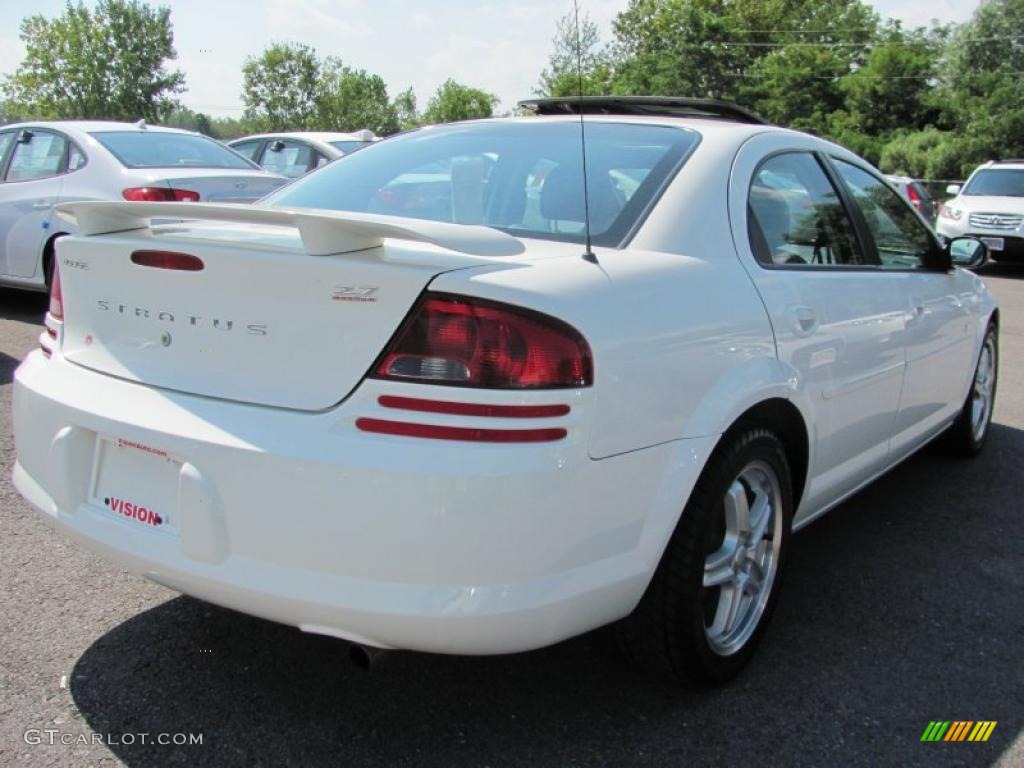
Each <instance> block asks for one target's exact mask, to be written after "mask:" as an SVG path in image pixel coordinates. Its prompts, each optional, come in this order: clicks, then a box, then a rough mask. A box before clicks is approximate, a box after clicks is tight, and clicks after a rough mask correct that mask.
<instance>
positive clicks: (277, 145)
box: [270, 139, 284, 152]
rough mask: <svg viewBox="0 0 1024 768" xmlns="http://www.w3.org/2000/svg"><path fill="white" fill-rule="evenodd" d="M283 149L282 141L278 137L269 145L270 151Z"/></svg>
mask: <svg viewBox="0 0 1024 768" xmlns="http://www.w3.org/2000/svg"><path fill="white" fill-rule="evenodd" d="M283 149H284V142H283V141H281V140H280V139H278V140H277V141H275V142H274V143H273V144H271V145H270V151H271V152H280V151H281V150H283Z"/></svg>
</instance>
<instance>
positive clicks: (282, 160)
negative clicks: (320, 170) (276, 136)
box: [260, 140, 314, 179]
mask: <svg viewBox="0 0 1024 768" xmlns="http://www.w3.org/2000/svg"><path fill="white" fill-rule="evenodd" d="M313 154H314V153H313V149H312V147H310V146H309V145H308V144H305V143H303V142H301V141H288V140H284V141H280V140H279V141H272V142H270V143H269V144H267V148H266V149H265V150H264V151H263V159H262V160H260V165H261V166H262V167H263V170H265V171H270V172H271V173H277V174H280V175H281V176H287V177H288V178H289V179H297V178H298V177H299V176H303V175H305V174H306V173H308V172H309V171H310V169H311V168H312V167H313Z"/></svg>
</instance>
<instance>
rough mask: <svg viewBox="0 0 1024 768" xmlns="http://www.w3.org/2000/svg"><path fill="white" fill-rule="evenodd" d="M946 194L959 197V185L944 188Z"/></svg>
mask: <svg viewBox="0 0 1024 768" xmlns="http://www.w3.org/2000/svg"><path fill="white" fill-rule="evenodd" d="M946 194H947V195H959V194H960V185H959V184H950V185H949V186H947V187H946Z"/></svg>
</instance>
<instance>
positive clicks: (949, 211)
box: [939, 205, 964, 221]
mask: <svg viewBox="0 0 1024 768" xmlns="http://www.w3.org/2000/svg"><path fill="white" fill-rule="evenodd" d="M963 215H964V212H963V211H962V210H961V209H960V208H954V207H953V206H951V205H943V206H942V208H941V209H939V216H941V217H942V218H944V219H949V220H950V221H960V217H961V216H963Z"/></svg>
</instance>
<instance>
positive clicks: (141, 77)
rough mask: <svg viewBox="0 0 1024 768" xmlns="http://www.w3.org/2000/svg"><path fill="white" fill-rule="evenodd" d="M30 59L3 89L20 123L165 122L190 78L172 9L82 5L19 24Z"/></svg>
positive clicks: (128, 0) (119, 0) (102, 1)
mask: <svg viewBox="0 0 1024 768" xmlns="http://www.w3.org/2000/svg"><path fill="white" fill-rule="evenodd" d="M21 39H22V41H23V42H24V43H25V58H24V59H23V60H22V62H21V64H20V65H19V66H18V69H17V70H16V71H15V72H14V74H13V75H11V76H9V77H7V78H6V79H5V81H4V83H3V91H4V93H5V96H6V97H7V99H8V100H9V101H10V102H11V107H10V111H11V112H14V113H17V114H18V115H19V116H21V117H36V118H57V119H73V118H77V119H83V118H92V119H108V120H132V121H134V120H138V119H140V118H145V119H146V120H149V121H152V122H159V121H161V120H162V119H163V118H164V117H166V116H167V115H168V114H169V113H170V112H171V110H172V109H173V108H174V107H175V106H176V104H177V100H176V98H175V95H176V94H178V93H181V92H182V91H183V90H184V87H185V86H184V83H185V77H184V75H183V74H182V73H181V72H179V71H177V70H168V69H166V62H167V61H169V60H173V59H174V58H176V56H177V54H176V53H175V50H174V34H173V31H172V28H171V12H170V9H168V8H164V7H160V8H151V7H149V6H147V5H144V4H142V3H140V2H137V1H136V0H99V2H98V3H97V4H96V7H95V9H94V10H92V11H90V10H89V8H87V7H86V6H85V5H84V4H83V3H82V2H78V3H77V4H72V3H71V2H70V1H69V2H68V4H67V5H66V6H65V7H64V12H63V13H62V14H61V15H60V16H58V17H56V18H53V19H48V18H46V17H45V16H42V15H35V16H28V17H26V18H25V19H23V20H22V22H21Z"/></svg>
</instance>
